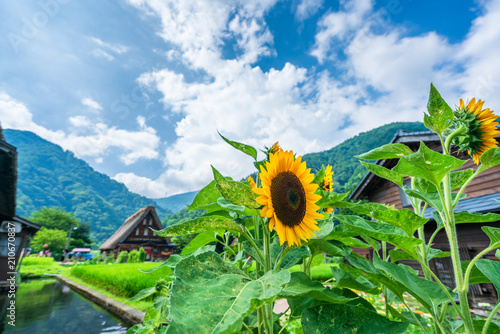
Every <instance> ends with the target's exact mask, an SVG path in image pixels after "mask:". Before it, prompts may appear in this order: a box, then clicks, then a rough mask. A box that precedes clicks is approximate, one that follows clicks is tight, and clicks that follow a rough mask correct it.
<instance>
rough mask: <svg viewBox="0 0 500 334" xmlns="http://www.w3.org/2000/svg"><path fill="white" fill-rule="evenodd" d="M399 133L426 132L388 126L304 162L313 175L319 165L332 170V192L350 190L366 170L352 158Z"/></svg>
mask: <svg viewBox="0 0 500 334" xmlns="http://www.w3.org/2000/svg"><path fill="white" fill-rule="evenodd" d="M398 130H405V131H410V132H411V131H426V130H428V129H427V128H426V127H425V126H424V124H423V123H420V122H414V123H408V122H399V123H391V124H387V125H384V126H381V127H378V128H376V129H373V130H370V131H367V132H363V133H360V134H358V135H356V136H354V137H353V138H350V139H347V140H346V141H344V142H343V143H341V144H339V145H337V146H335V147H333V148H331V149H329V150H327V151H323V152H318V153H310V154H306V155H304V157H303V160H305V161H307V167H309V168H311V170H312V171H313V172H316V171H318V170H319V169H320V168H321V165H322V164H324V165H325V166H326V165H328V164H330V165H332V166H333V171H334V174H333V182H334V184H333V189H334V191H336V192H346V191H350V190H352V189H353V188H354V187H355V186H356V185H357V184H358V183H359V181H361V179H362V178H363V176H364V175H365V174H366V168H365V167H364V166H363V165H361V164H360V163H359V159H357V158H355V157H354V156H356V155H358V154H361V153H364V152H367V151H369V150H372V149H374V148H376V147H379V146H382V145H385V144H388V143H389V142H390V141H391V140H392V138H393V137H394V135H395V134H396V132H397V131H398Z"/></svg>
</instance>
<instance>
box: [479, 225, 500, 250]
mask: <svg viewBox="0 0 500 334" xmlns="http://www.w3.org/2000/svg"><path fill="white" fill-rule="evenodd" d="M481 229H482V230H483V231H484V233H486V234H487V235H488V237H489V238H490V245H489V247H490V248H499V247H500V228H496V227H491V226H483V227H481Z"/></svg>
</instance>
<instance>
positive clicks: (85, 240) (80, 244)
mask: <svg viewBox="0 0 500 334" xmlns="http://www.w3.org/2000/svg"><path fill="white" fill-rule="evenodd" d="M91 246H92V239H91V238H90V224H89V223H87V222H83V223H81V224H80V226H78V227H77V228H75V229H73V232H71V241H70V247H69V248H70V249H73V248H90V247H91Z"/></svg>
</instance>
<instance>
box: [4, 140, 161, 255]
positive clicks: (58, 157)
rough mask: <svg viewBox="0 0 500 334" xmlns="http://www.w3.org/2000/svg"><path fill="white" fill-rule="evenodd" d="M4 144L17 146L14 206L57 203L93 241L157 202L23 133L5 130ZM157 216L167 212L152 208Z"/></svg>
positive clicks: (26, 211) (27, 209)
mask: <svg viewBox="0 0 500 334" xmlns="http://www.w3.org/2000/svg"><path fill="white" fill-rule="evenodd" d="M4 135H5V138H6V140H7V142H8V143H9V144H11V145H13V146H15V147H16V148H17V154H18V156H17V172H18V180H17V209H16V213H17V215H19V216H22V217H29V216H30V215H31V214H32V213H34V212H35V211H37V210H38V209H40V208H42V207H44V206H46V207H59V208H62V209H63V210H65V211H67V212H73V213H74V216H75V217H76V218H78V219H81V220H82V222H88V223H90V226H91V231H92V236H93V238H94V239H95V240H96V244H97V245H99V244H100V243H102V242H103V241H104V240H105V239H107V238H108V237H110V236H111V235H112V234H113V233H114V232H115V231H116V229H117V228H118V227H119V226H121V225H122V224H123V222H124V221H125V219H127V217H129V216H130V215H132V214H133V213H135V212H136V211H137V210H139V209H140V208H142V207H145V206H147V205H154V206H157V204H156V203H155V202H154V201H153V200H151V199H148V198H146V197H144V196H140V195H137V194H134V193H132V192H130V191H129V190H128V189H127V187H126V186H125V185H124V184H122V183H119V182H117V181H115V180H112V179H111V178H110V177H109V176H107V175H104V174H101V173H99V172H96V171H95V170H94V169H92V167H90V166H89V165H88V164H87V163H86V162H85V161H83V160H81V159H78V158H76V157H75V156H74V154H73V153H71V152H68V151H64V150H63V149H62V148H61V147H60V146H58V145H55V144H53V143H50V142H48V141H46V140H44V139H42V138H40V137H39V136H37V135H36V134H34V133H32V132H28V131H19V130H5V131H4ZM157 213H158V215H159V216H160V218H162V217H165V216H166V215H168V214H169V213H171V212H170V211H169V210H165V209H162V208H161V207H157Z"/></svg>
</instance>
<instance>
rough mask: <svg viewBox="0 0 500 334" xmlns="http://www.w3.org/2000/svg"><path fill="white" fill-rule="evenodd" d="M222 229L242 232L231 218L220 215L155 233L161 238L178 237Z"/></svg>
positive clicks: (202, 217)
mask: <svg viewBox="0 0 500 334" xmlns="http://www.w3.org/2000/svg"><path fill="white" fill-rule="evenodd" d="M221 229H223V230H232V231H237V232H238V231H240V227H239V226H238V225H237V224H236V223H235V222H234V221H233V219H231V218H228V217H224V216H219V215H205V216H200V217H198V218H195V219H193V220H189V221H186V222H183V223H180V224H174V225H170V226H167V227H166V228H164V229H163V230H160V231H155V233H156V234H157V235H159V236H161V237H176V236H179V235H187V234H193V233H203V232H206V231H215V230H221Z"/></svg>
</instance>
